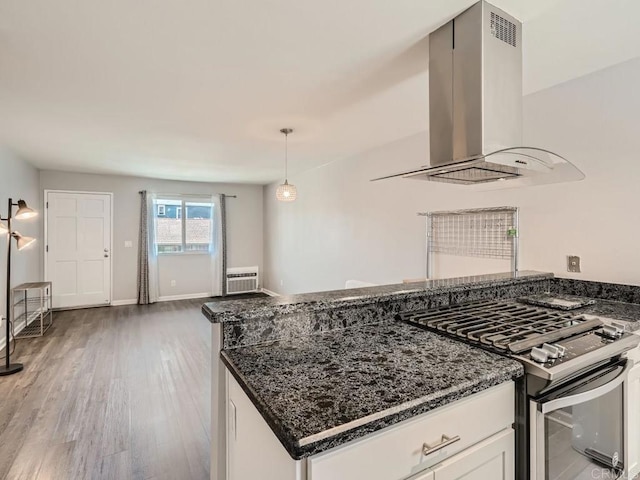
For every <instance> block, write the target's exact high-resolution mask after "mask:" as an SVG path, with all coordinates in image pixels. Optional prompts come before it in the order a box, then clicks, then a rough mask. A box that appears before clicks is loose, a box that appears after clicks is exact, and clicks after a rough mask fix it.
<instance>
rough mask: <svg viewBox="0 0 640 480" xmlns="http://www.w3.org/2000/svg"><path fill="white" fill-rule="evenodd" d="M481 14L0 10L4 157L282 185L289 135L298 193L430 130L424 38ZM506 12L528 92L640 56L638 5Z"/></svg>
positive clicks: (519, 0)
mask: <svg viewBox="0 0 640 480" xmlns="http://www.w3.org/2000/svg"><path fill="white" fill-rule="evenodd" d="M473 3H474V0H394V1H393V2H390V1H389V0H348V1H344V0H324V1H322V2H301V1H300V0H252V1H240V2H239V1H234V0H215V1H211V0H190V1H189V2H183V1H180V0H139V1H136V2H131V1H128V0H111V1H108V2H105V1H97V0H83V1H79V0H57V1H55V2H52V1H50V0H30V1H24V0H1V1H0V72H1V74H0V144H3V145H5V146H7V147H9V148H10V149H12V150H14V151H16V152H17V153H18V154H20V155H22V156H23V157H24V158H26V159H27V160H29V161H30V162H32V163H33V164H34V165H36V166H37V167H39V168H43V169H57V170H67V171H79V172H97V173H116V174H128V175H141V176H148V177H156V178H168V179H180V180H199V181H217V182H243V183H245V182H246V183H269V182H272V181H276V180H280V179H281V178H282V170H283V156H284V151H283V150H284V142H283V140H284V139H283V137H282V135H281V134H280V133H279V129H280V128H282V127H291V128H293V129H294V133H293V134H292V135H291V136H290V141H289V146H290V148H289V152H290V155H289V156H290V178H291V179H292V181H294V180H295V175H296V173H297V172H301V171H305V170H308V169H310V168H313V167H315V166H319V165H322V164H325V163H327V162H331V161H336V160H340V159H342V158H346V157H349V156H351V155H354V154H357V153H360V152H363V151H365V150H368V149H370V148H372V147H375V146H379V145H382V144H386V143H389V142H392V141H394V140H397V139H400V138H404V137H406V136H409V135H413V134H415V133H418V132H422V131H426V130H427V129H428V113H427V96H428V95H427V84H428V80H427V78H428V77H427V74H428V72H427V62H428V43H427V41H426V39H427V35H428V33H429V32H430V31H432V30H434V29H435V28H436V27H438V26H439V25H441V24H442V23H444V22H446V21H447V20H449V19H450V18H452V17H453V16H455V15H456V14H457V13H459V12H460V11H462V10H464V9H465V8H466V7H468V6H470V5H471V4H473ZM492 3H494V4H495V5H497V6H499V7H501V8H503V9H504V10H505V11H507V12H509V13H511V14H512V15H514V16H516V17H518V18H520V19H521V20H522V21H523V22H524V87H525V94H527V93H531V92H534V91H537V90H540V89H543V88H548V87H550V86H553V85H555V84H558V83H561V82H565V81H567V80H571V79H572V78H576V77H578V76H581V75H584V74H587V73H591V72H593V71H595V70H598V69H601V68H604V67H607V66H609V65H613V64H616V63H620V62H622V61H624V60H628V59H630V58H634V57H636V56H640V42H639V38H638V37H640V36H639V35H637V32H636V30H635V25H634V24H633V19H634V18H638V15H640V2H637V1H635V0H536V1H531V0H494V1H493V2H492ZM587 6H588V8H587ZM425 155H426V152H425ZM391 161H392V160H391Z"/></svg>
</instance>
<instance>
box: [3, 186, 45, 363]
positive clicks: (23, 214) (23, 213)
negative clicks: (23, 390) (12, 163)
mask: <svg viewBox="0 0 640 480" xmlns="http://www.w3.org/2000/svg"><path fill="white" fill-rule="evenodd" d="M13 207H18V211H17V212H16V214H15V217H14V218H16V219H17V220H22V219H24V218H31V217H35V216H36V215H37V213H36V212H35V211H34V210H32V209H30V208H29V207H27V203H26V202H25V201H24V200H18V203H13V199H11V198H10V199H9V208H8V211H9V213H8V214H7V218H2V217H0V221H6V222H7V223H6V225H5V224H3V223H0V230H6V235H7V297H6V315H5V318H4V321H5V325H6V327H7V331H6V342H5V362H4V365H1V366H0V376H4V375H12V374H14V373H17V372H19V371H20V370H22V368H23V365H22V364H21V363H11V320H10V319H11V305H9V298H10V296H11V238H15V240H16V246H17V248H18V250H22V249H23V248H25V247H26V246H28V245H31V244H32V243H33V242H35V241H36V239H35V238H31V237H25V236H23V235H20V233H19V232H16V231H14V230H11V217H12V216H13V215H12V212H13Z"/></svg>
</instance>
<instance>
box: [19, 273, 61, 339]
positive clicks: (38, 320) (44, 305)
mask: <svg viewBox="0 0 640 480" xmlns="http://www.w3.org/2000/svg"><path fill="white" fill-rule="evenodd" d="M11 318H12V319H13V327H14V328H17V327H18V325H21V324H23V323H24V328H23V329H22V330H21V331H20V333H18V334H17V335H16V336H15V338H28V337H41V336H42V335H44V332H46V331H47V330H48V329H49V327H50V326H51V325H52V324H53V302H52V294H51V282H32V283H23V284H21V285H18V286H17V287H13V288H12V289H11Z"/></svg>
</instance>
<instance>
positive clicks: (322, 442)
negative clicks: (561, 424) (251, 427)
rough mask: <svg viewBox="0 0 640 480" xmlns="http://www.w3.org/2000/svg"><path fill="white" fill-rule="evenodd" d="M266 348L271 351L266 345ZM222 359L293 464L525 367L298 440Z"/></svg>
mask: <svg viewBox="0 0 640 480" xmlns="http://www.w3.org/2000/svg"><path fill="white" fill-rule="evenodd" d="M264 347H266V348H268V346H267V345H265V346H264ZM473 348H476V347H473ZM220 357H221V359H222V361H223V363H224V364H225V366H226V367H227V368H228V369H229V372H230V373H231V374H232V375H233V377H234V378H235V380H236V381H237V382H238V384H239V385H240V387H241V388H242V390H243V391H244V393H245V394H246V395H247V396H248V397H249V399H250V400H251V402H252V403H253V405H254V406H255V407H256V409H257V410H258V412H259V413H260V415H261V416H262V418H263V419H264V420H265V422H266V423H267V424H268V425H269V427H270V428H271V430H272V431H273V432H274V434H275V435H276V437H277V438H278V440H279V441H280V443H281V444H282V446H283V447H284V448H285V449H286V450H287V452H288V453H289V455H290V456H291V458H293V459H294V460H300V459H303V458H307V457H310V456H312V455H315V454H318V453H321V452H324V451H327V450H329V449H331V448H334V447H337V446H340V445H343V444H345V443H347V442H350V441H353V440H357V439H358V438H361V437H364V436H366V435H368V434H370V433H374V432H376V431H379V430H382V429H384V428H387V427H390V426H393V425H396V424H398V423H400V422H403V421H405V420H409V419H411V418H413V417H416V416H419V415H422V414H424V413H428V412H430V411H432V410H435V409H437V408H440V407H444V406H446V405H448V404H450V403H453V402H456V401H458V400H462V399H464V398H466V397H469V396H471V395H473V394H475V393H479V392H482V391H484V390H487V389H489V388H492V387H496V386H498V385H501V384H503V383H506V382H509V381H515V380H517V379H519V378H521V377H522V376H524V368H523V366H522V365H521V364H520V363H519V362H516V361H512V365H511V366H510V367H509V368H505V369H503V370H501V371H498V372H494V373H491V374H488V375H484V376H482V377H479V378H477V379H475V380H473V381H470V380H467V381H464V382H461V383H459V384H457V385H455V386H451V387H449V388H446V389H443V390H440V391H438V392H435V393H432V394H430V395H426V396H423V397H419V398H417V399H414V400H412V401H409V402H405V403H404V404H401V405H398V406H397V407H393V408H389V409H387V410H386V411H383V412H378V414H377V415H376V416H377V417H379V418H374V419H372V420H371V421H368V422H366V423H363V424H359V423H358V421H354V422H352V423H354V426H353V427H348V426H347V427H346V428H340V429H337V430H339V431H338V432H337V433H335V434H333V433H332V431H333V430H336V428H335V427H334V428H331V429H329V430H326V431H324V432H318V433H316V434H314V435H312V436H310V437H307V438H302V439H297V438H295V436H294V435H292V434H291V432H289V431H287V429H286V428H283V425H282V424H280V423H278V422H277V421H276V418H277V415H276V414H275V412H273V411H272V409H271V408H270V407H269V405H268V404H267V403H265V402H264V401H263V400H262V399H261V398H260V396H259V395H258V394H257V393H256V392H255V391H254V390H253V389H252V388H251V385H250V382H249V381H248V380H247V378H246V377H245V376H244V375H243V374H242V373H241V372H240V371H239V370H238V369H237V368H236V366H235V364H234V362H233V360H232V359H230V358H229V357H228V356H227V355H226V352H225V351H224V350H223V351H222V352H221V354H220ZM387 412H388V413H387Z"/></svg>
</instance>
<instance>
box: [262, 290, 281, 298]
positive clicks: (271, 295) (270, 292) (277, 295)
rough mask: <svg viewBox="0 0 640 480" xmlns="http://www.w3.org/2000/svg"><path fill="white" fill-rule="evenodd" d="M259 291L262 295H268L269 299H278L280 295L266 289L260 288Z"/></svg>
mask: <svg viewBox="0 0 640 480" xmlns="http://www.w3.org/2000/svg"><path fill="white" fill-rule="evenodd" d="M260 291H261V292H262V293H266V294H267V295H269V296H270V297H279V296H280V294H279V293H276V292H272V291H271V290H267V289H266V288H261V289H260Z"/></svg>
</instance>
